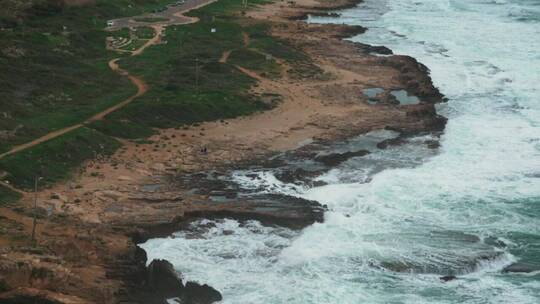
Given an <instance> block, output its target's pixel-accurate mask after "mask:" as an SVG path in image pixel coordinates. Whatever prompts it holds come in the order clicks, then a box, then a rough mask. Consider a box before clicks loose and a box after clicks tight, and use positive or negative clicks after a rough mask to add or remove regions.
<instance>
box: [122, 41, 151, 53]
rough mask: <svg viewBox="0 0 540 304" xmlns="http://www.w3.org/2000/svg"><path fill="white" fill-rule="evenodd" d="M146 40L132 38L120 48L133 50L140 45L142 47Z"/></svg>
mask: <svg viewBox="0 0 540 304" xmlns="http://www.w3.org/2000/svg"><path fill="white" fill-rule="evenodd" d="M146 42H147V40H142V39H134V40H132V41H131V42H130V43H128V44H127V45H125V46H123V47H121V48H120V49H122V50H126V51H135V50H137V49H139V48H140V47H142V46H143V45H144V44H145V43H146Z"/></svg>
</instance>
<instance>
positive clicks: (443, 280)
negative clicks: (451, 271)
mask: <svg viewBox="0 0 540 304" xmlns="http://www.w3.org/2000/svg"><path fill="white" fill-rule="evenodd" d="M439 279H440V280H441V281H442V282H444V283H446V282H450V281H453V280H456V279H457V277H456V276H453V275H447V276H443V277H440V278H439Z"/></svg>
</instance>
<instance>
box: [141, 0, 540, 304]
mask: <svg viewBox="0 0 540 304" xmlns="http://www.w3.org/2000/svg"><path fill="white" fill-rule="evenodd" d="M311 21H312V22H336V23H348V24H360V25H363V26H366V27H368V28H369V30H368V32H367V33H366V34H364V35H361V36H358V37H355V38H354V39H353V40H356V41H361V42H364V43H368V44H373V45H384V46H387V47H389V48H390V49H392V50H393V51H394V52H395V53H397V54H405V55H410V56H413V57H415V58H417V59H418V60H419V61H420V62H422V63H424V64H425V65H426V66H428V67H429V68H430V70H431V72H432V78H433V80H434V83H435V84H436V86H437V87H439V88H440V90H441V92H442V93H443V94H445V95H446V96H447V97H448V98H449V102H448V103H447V104H445V105H441V106H440V107H439V112H440V113H442V114H443V115H445V116H446V117H448V118H449V121H448V125H447V128H446V130H445V133H444V135H443V136H442V138H441V147H440V149H439V151H438V153H435V152H433V151H432V150H429V149H427V148H425V147H424V146H423V145H422V144H421V143H422V142H424V141H425V140H426V139H429V138H425V137H418V138H415V139H413V140H412V141H411V142H410V143H408V144H406V145H404V146H401V147H393V148H390V149H388V150H384V151H382V150H381V151H378V152H376V153H372V154H370V155H368V156H366V157H362V158H355V159H351V160H349V161H347V162H345V163H343V164H341V165H340V166H338V167H336V168H334V169H333V170H331V171H329V172H327V173H324V174H323V175H321V176H319V177H318V179H320V180H323V181H325V182H327V183H328V185H326V186H322V187H315V188H308V187H301V186H296V185H289V184H284V183H282V182H280V181H279V180H277V179H276V178H275V176H274V175H273V173H272V172H271V171H267V170H258V171H256V172H255V173H256V174H258V175H259V176H260V179H256V180H253V179H249V178H246V176H247V174H246V172H236V173H235V174H234V176H233V178H234V179H235V180H236V181H237V182H238V183H240V184H241V185H242V186H243V187H245V188H250V187H260V186H261V185H262V186H266V189H267V190H266V191H267V192H281V193H287V194H290V195H295V196H301V197H304V198H308V199H313V200H317V201H319V202H321V203H324V204H327V205H328V206H329V208H330V211H328V212H327V213H326V215H325V222H324V223H321V224H315V225H313V226H311V227H308V228H306V229H304V230H303V231H301V232H297V231H291V230H288V229H285V228H271V227H264V226H262V225H260V224H259V223H258V222H255V221H253V222H249V223H248V224H247V225H240V224H239V223H238V222H236V221H233V220H225V221H220V222H217V223H216V226H215V227H214V228H211V229H210V230H204V231H201V232H200V234H198V237H192V236H190V237H188V235H187V233H186V232H179V233H176V234H175V236H176V237H175V238H163V239H154V240H150V241H148V242H147V243H145V244H143V248H144V249H146V250H147V252H148V255H149V258H150V259H152V258H167V259H169V260H170V261H171V262H173V264H174V265H175V267H176V268H177V269H178V270H179V271H181V272H182V273H183V274H184V276H185V278H186V279H189V280H198V281H200V282H204V283H208V284H209V285H211V286H213V287H215V288H216V289H218V290H220V291H221V292H222V293H223V296H224V300H223V303H235V304H238V303H321V304H322V303H340V304H341V303H344V304H345V303H351V304H353V303H354V304H356V303H540V271H538V269H540V51H539V49H540V1H538V0H521V1H518V0H386V1H376V0H366V1H365V3H363V4H362V5H360V6H359V7H357V8H353V9H350V10H347V11H345V12H343V15H342V17H340V18H330V19H329V18H325V19H322V18H317V19H312V20H311ZM379 133H380V132H379ZM379 133H377V132H375V133H374V134H372V135H371V136H375V137H377V136H380V135H381V134H379ZM381 167H384V168H386V169H385V170H381ZM251 173H253V172H251ZM231 231H233V233H232V234H231ZM516 262H518V263H521V264H523V265H526V267H529V268H531V269H537V271H533V272H531V273H528V274H517V273H504V272H502V269H503V268H504V267H506V266H508V265H510V264H512V263H516ZM449 274H452V275H456V276H457V277H458V279H457V280H454V281H451V282H448V283H442V282H441V281H440V280H439V277H440V276H442V275H449Z"/></svg>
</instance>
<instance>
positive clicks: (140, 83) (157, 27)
mask: <svg viewBox="0 0 540 304" xmlns="http://www.w3.org/2000/svg"><path fill="white" fill-rule="evenodd" d="M215 1H216V0H197V1H192V3H193V4H192V5H190V6H189V5H188V6H187V7H186V8H185V9H183V10H181V11H179V12H176V13H175V14H174V15H175V16H176V17H177V18H178V19H177V20H176V23H174V22H171V21H169V20H168V21H166V22H162V23H160V22H157V23H154V24H151V25H149V24H145V23H143V24H142V25H141V26H150V27H152V28H153V29H154V31H155V35H154V37H152V39H150V40H148V41H147V42H146V43H145V44H144V45H143V46H141V47H140V48H138V49H137V50H135V51H133V52H131V56H138V55H140V54H142V53H143V52H144V50H146V49H147V48H148V47H150V46H152V45H155V44H157V43H159V42H161V38H162V36H163V31H164V29H165V27H166V26H168V25H183V24H191V23H196V22H198V21H199V19H198V18H194V17H186V16H183V14H185V13H187V12H189V11H191V10H194V9H198V8H200V7H203V6H205V5H208V4H211V3H213V2H215ZM118 60H120V58H115V59H113V60H111V61H109V68H111V70H113V71H114V72H116V73H118V74H119V75H122V76H125V77H127V78H128V79H129V80H130V81H131V82H132V83H133V84H134V85H135V86H136V87H137V93H135V94H134V95H132V96H130V97H129V98H127V99H125V100H124V101H122V102H120V103H118V104H116V105H114V106H112V107H109V108H107V109H105V110H103V111H101V112H99V113H97V114H94V115H93V116H92V117H90V118H88V119H86V120H84V121H82V122H80V123H78V124H75V125H72V126H69V127H65V128H62V129H59V130H55V131H52V132H50V133H47V134H45V135H43V136H41V137H39V138H36V139H34V140H32V141H30V142H27V143H24V144H21V145H18V146H15V147H13V148H12V149H11V150H9V151H7V152H4V153H2V154H0V159H2V158H4V157H6V156H9V155H13V154H15V153H18V152H21V151H24V150H26V149H29V148H32V147H34V146H37V145H39V144H41V143H44V142H46V141H49V140H51V139H54V138H57V137H59V136H62V135H64V134H66V133H69V132H71V131H73V130H76V129H79V128H81V127H83V126H84V125H86V124H88V123H91V122H94V121H96V120H101V119H103V118H104V117H105V116H107V115H109V114H110V113H112V112H114V111H117V110H118V109H120V108H122V107H125V106H126V105H128V104H129V103H131V102H132V101H133V100H135V99H136V98H137V97H140V96H142V95H144V94H145V93H146V92H147V91H148V85H147V84H146V83H145V82H144V80H142V79H141V78H138V77H135V76H133V75H130V74H129V72H128V71H126V70H124V69H121V68H120V67H119V65H118Z"/></svg>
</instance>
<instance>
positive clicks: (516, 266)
mask: <svg viewBox="0 0 540 304" xmlns="http://www.w3.org/2000/svg"><path fill="white" fill-rule="evenodd" d="M534 271H540V265H533V264H529V263H524V262H517V263H513V264H511V265H508V266H506V267H505V268H504V269H503V272H504V273H509V272H511V273H531V272H534Z"/></svg>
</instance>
